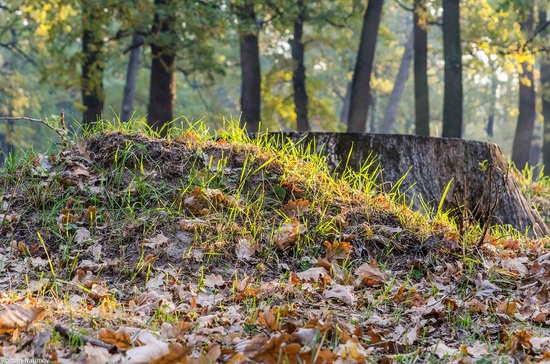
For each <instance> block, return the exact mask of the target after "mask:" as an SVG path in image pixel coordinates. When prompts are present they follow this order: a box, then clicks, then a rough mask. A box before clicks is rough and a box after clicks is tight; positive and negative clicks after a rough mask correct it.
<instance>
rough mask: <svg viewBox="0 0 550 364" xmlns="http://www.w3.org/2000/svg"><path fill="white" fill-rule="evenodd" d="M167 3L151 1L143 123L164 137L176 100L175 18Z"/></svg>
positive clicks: (169, 2) (156, 0)
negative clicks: (148, 74)
mask: <svg viewBox="0 0 550 364" xmlns="http://www.w3.org/2000/svg"><path fill="white" fill-rule="evenodd" d="M171 5H172V1H171V0H155V17H154V20H153V32H152V34H153V36H152V39H151V56H152V62H151V84H150V88H149V107H148V115H147V124H149V126H151V128H152V129H153V130H154V131H157V132H160V134H161V136H166V134H167V132H168V130H167V129H168V128H167V127H165V125H166V124H167V123H169V122H170V121H172V120H173V119H174V102H175V100H176V75H175V70H176V53H177V51H176V46H175V44H174V42H175V40H174V28H175V24H174V22H175V18H174V17H173V16H172V15H171V11H173V9H172V10H171V9H170V6H171Z"/></svg>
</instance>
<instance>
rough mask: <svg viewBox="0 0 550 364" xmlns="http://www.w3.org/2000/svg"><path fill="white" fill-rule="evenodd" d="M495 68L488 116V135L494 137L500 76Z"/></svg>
mask: <svg viewBox="0 0 550 364" xmlns="http://www.w3.org/2000/svg"><path fill="white" fill-rule="evenodd" d="M492 68H493V76H492V77H491V101H490V102H491V104H490V105H489V117H488V118H487V129H486V130H487V136H489V137H493V136H494V134H495V113H496V109H497V90H498V77H497V75H496V70H495V69H494V66H493V67H492Z"/></svg>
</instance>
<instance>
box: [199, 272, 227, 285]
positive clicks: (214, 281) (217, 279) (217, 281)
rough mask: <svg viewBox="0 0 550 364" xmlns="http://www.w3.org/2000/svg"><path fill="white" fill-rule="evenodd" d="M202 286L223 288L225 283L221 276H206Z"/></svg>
mask: <svg viewBox="0 0 550 364" xmlns="http://www.w3.org/2000/svg"><path fill="white" fill-rule="evenodd" d="M204 285H205V286H206V287H210V288H214V287H223V286H225V281H224V280H223V278H222V276H221V275H219V274H218V275H214V274H208V275H206V276H205V277H204Z"/></svg>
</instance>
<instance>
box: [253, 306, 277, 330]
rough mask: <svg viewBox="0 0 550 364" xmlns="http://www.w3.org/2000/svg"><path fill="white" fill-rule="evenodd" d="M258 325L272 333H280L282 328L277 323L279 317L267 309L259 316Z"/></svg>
mask: <svg viewBox="0 0 550 364" xmlns="http://www.w3.org/2000/svg"><path fill="white" fill-rule="evenodd" d="M258 323H259V324H260V325H262V326H263V327H265V328H267V329H269V330H271V331H278V330H279V329H280V327H281V325H279V323H278V322H277V316H276V315H275V313H274V312H273V311H272V310H270V309H266V310H265V311H264V312H261V313H260V314H259V315H258Z"/></svg>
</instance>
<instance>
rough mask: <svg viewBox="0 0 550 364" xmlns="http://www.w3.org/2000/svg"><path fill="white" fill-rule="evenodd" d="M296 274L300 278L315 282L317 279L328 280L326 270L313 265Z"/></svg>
mask: <svg viewBox="0 0 550 364" xmlns="http://www.w3.org/2000/svg"><path fill="white" fill-rule="evenodd" d="M296 276H297V277H298V278H299V279H300V280H301V281H305V282H310V281H312V282H317V281H319V280H321V281H323V282H325V281H328V282H330V276H329V274H328V271H327V270H326V269H325V268H323V267H313V268H309V269H308V270H305V271H303V272H300V273H297V274H296Z"/></svg>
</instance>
